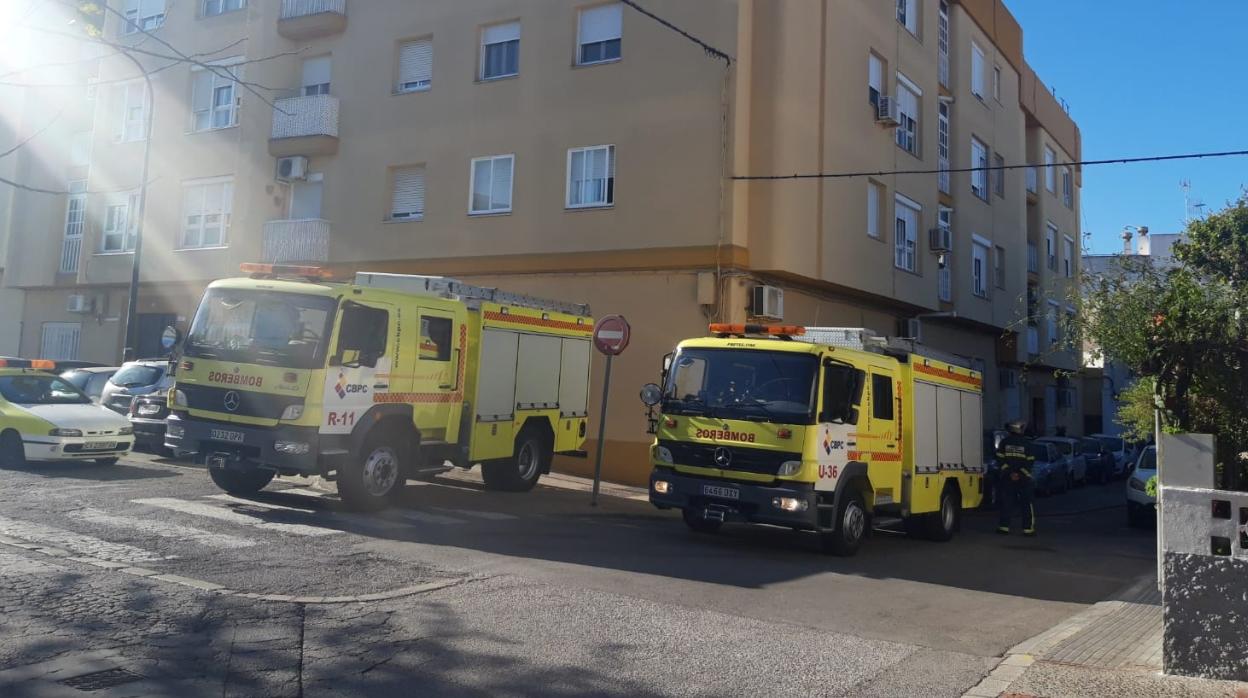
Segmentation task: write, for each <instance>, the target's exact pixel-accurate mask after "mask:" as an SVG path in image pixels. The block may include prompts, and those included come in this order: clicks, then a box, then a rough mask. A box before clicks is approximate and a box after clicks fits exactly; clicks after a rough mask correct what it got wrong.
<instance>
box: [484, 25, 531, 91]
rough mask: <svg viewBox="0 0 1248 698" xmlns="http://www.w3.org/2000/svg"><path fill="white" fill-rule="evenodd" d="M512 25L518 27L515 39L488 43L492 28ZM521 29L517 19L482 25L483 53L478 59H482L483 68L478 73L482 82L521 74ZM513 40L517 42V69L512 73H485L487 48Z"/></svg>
mask: <svg viewBox="0 0 1248 698" xmlns="http://www.w3.org/2000/svg"><path fill="white" fill-rule="evenodd" d="M512 25H515V27H516V38H514V39H506V40H504V41H495V42H492V43H486V36H487V35H488V34H489V31H490V30H491V29H495V28H498V27H508V26H512ZM521 30H522V27H521V26H520V20H515V21H512V22H499V23H497V24H487V25H485V26H483V27H481V51H480V53H481V55H480V57H479V59H478V60H479V61H480V63H481V68H480V70H479V71H478V73H477V75H478V76H479V77H478V79H479V80H480V81H481V82H489V81H491V80H503V79H505V78H513V77H515V76H517V75H519V74H520V39H521ZM512 41H514V42H516V69H515V70H514V71H512V72H510V73H499V74H498V75H488V76H487V75H486V74H485V68H486V60H485V59H486V53H487V49H488V48H489V47H490V46H497V45H500V44H508V43H511V42H512Z"/></svg>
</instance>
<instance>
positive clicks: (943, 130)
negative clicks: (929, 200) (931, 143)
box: [936, 100, 953, 194]
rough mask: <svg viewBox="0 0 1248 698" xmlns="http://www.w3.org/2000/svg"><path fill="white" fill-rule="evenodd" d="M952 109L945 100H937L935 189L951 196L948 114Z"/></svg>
mask: <svg viewBox="0 0 1248 698" xmlns="http://www.w3.org/2000/svg"><path fill="white" fill-rule="evenodd" d="M951 112H952V108H951V106H950V105H949V103H948V102H946V101H945V100H938V101H937V103H936V169H937V170H939V172H938V173H937V187H938V188H939V189H940V190H941V191H942V192H944V193H946V194H952V193H953V192H951V191H950V179H951V176H950V173H949V170H950V169H951V167H950V160H949V157H950V150H949V148H950V142H949V138H950V135H949V134H950V132H951V131H950V123H949V119H950V113H951Z"/></svg>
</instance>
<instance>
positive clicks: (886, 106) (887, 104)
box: [875, 95, 901, 128]
mask: <svg viewBox="0 0 1248 698" xmlns="http://www.w3.org/2000/svg"><path fill="white" fill-rule="evenodd" d="M875 123H877V124H879V125H881V126H887V127H889V128H892V127H893V126H898V125H900V124H901V115H900V112H899V110H898V108H897V98H896V97H890V96H888V95H880V101H879V104H877V105H876V109H875Z"/></svg>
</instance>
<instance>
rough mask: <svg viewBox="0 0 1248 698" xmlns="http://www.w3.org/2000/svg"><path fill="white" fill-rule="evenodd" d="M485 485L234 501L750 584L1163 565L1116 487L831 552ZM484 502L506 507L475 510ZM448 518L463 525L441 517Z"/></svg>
mask: <svg viewBox="0 0 1248 698" xmlns="http://www.w3.org/2000/svg"><path fill="white" fill-rule="evenodd" d="M472 484H473V483H466V482H463V481H462V480H450V481H447V482H446V484H445V485H444V484H442V483H441V482H440V481H439V482H435V483H433V484H412V485H409V486H408V487H406V488H405V489H404V490H403V491H402V493H401V495H400V496H399V497H398V498H397V500H396V502H395V506H394V507H392V508H390V509H387V510H385V511H382V512H376V513H357V512H351V511H347V510H346V509H345V508H344V507H343V505H342V503H341V502H340V501H338V500H337V499H336V497H333V496H320V497H309V496H303V495H300V494H295V493H294V492H295V491H297V489H298V488H291V489H290V490H288V491H285V492H283V491H270V490H265V491H263V492H261V493H259V494H257V495H255V496H253V497H251V498H250V499H251V500H254V501H255V502H258V503H259V504H261V505H262V506H248V505H247V504H246V503H245V502H238V501H231V502H226V504H227V505H228V506H230V507H231V508H233V509H234V510H236V511H238V512H239V513H244V514H246V515H248V516H253V517H255V518H257V519H259V520H262V521H267V522H277V523H301V524H306V525H312V526H320V527H327V528H333V529H337V530H341V531H344V532H348V533H354V534H357V535H361V536H366V537H369V538H373V539H378V540H390V541H398V542H406V543H416V544H427V545H436V546H444V547H449V548H460V549H464V550H474V551H479V552H485V553H492V554H496V555H503V556H510V557H517V558H529V559H535V560H545V561H550V562H558V563H567V564H573V565H584V566H590V567H596V568H601V569H604V570H619V571H627V572H633V573H641V574H646V575H652V576H655V577H668V578H673V579H682V580H690V581H697V582H704V583H709V584H715V585H724V586H730V587H739V588H743V589H762V588H766V587H769V586H771V585H775V584H778V583H783V582H787V581H792V580H797V579H802V578H805V577H812V576H816V575H821V574H825V573H828V572H833V573H838V574H846V575H855V576H860V577H865V578H874V579H903V580H910V581H914V582H921V583H926V584H936V585H941V586H949V587H957V588H962V589H967V590H972V591H977V592H989V593H996V594H1004V595H1010V596H1022V597H1028V598H1034V599H1042V600H1050V601H1061V602H1071V603H1085V604H1086V603H1094V602H1096V601H1100V600H1102V599H1104V598H1106V597H1109V596H1111V595H1113V594H1114V593H1116V592H1118V591H1119V590H1120V589H1121V588H1123V587H1124V586H1126V585H1127V584H1128V583H1129V582H1130V581H1131V580H1133V579H1134V578H1135V577H1136V576H1138V575H1139V574H1142V573H1144V572H1146V571H1147V570H1148V569H1149V568H1150V567H1151V566H1152V565H1153V564H1154V562H1153V558H1152V554H1153V550H1154V547H1153V545H1154V544H1153V537H1152V534H1151V532H1140V531H1134V530H1131V529H1128V528H1127V527H1126V526H1125V521H1124V517H1123V516H1121V511H1119V510H1118V508H1117V507H1115V506H1112V502H1113V500H1114V498H1115V497H1116V496H1117V492H1116V490H1115V491H1112V492H1111V491H1109V490H1103V491H1100V492H1091V491H1089V492H1085V493H1084V494H1083V495H1082V499H1080V500H1079V501H1073V500H1072V499H1071V498H1070V497H1069V496H1057V497H1050V498H1048V499H1046V500H1045V501H1044V502H1040V503H1037V513H1038V514H1039V519H1040V521H1041V524H1040V526H1041V535H1040V536H1039V537H1037V538H1024V537H1022V536H1021V535H1014V536H1009V537H1006V536H997V535H995V528H996V516H995V514H993V513H992V512H981V511H971V512H967V515H966V516H964V518H963V523H962V531H961V532H960V534H959V535H958V536H957V537H955V539H954V540H953V541H951V542H949V543H934V542H930V541H925V540H917V539H914V538H910V537H908V536H906V535H904V534H902V533H899V532H897V531H889V530H876V531H874V532H873V534H872V536H871V538H870V539H869V540H868V541H867V542H866V543H865V545H864V546H863V548H862V549H861V551H860V552H859V554H858V555H857V556H856V557H852V558H836V557H830V556H826V555H824V554H822V553H821V552H820V551H819V545H818V541H817V539H816V536H815V535H814V534H812V533H798V532H793V531H790V530H787V529H780V528H773V527H764V526H745V525H728V526H725V527H724V529H723V530H722V531H721V532H720V533H718V534H713V535H707V534H699V533H694V532H692V531H689V530H688V529H687V528H686V527H685V526H684V525H683V523H682V522H681V520H680V517H679V515H678V514H676V513H673V512H664V511H658V510H656V509H654V508H653V507H652V506H650V505H649V504H647V503H643V502H635V501H630V500H623V499H618V498H612V497H603V498H602V499H601V500H600V506H598V507H597V508H591V507H589V505H588V499H589V495H588V493H582V492H575V491H569V490H563V489H556V488H550V487H542V486H539V488H538V489H537V490H535V491H534V492H532V493H528V494H516V493H501V492H492V491H482V490H480V489H479V487H472V486H471V485H472ZM263 505H270V506H278V507H282V508H280V509H270V508H267V507H266V506H263ZM1073 509H1080V510H1082V509H1086V510H1087V512H1086V513H1072V510H1073ZM1049 511H1051V512H1053V514H1052V515H1051V516H1050V515H1048V514H1047V513H1046V512H1049ZM482 512H488V515H489V516H491V517H495V518H493V519H489V518H473V516H472V514H478V515H480V514H481V513H482ZM442 517H450V518H454V519H456V523H457V524H458V525H439V519H440V518H442Z"/></svg>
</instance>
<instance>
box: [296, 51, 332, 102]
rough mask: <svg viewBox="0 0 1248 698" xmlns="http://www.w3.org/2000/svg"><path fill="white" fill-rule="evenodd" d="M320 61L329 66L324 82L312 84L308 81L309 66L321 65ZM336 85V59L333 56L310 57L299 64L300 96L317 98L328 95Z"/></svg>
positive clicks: (326, 54)
mask: <svg viewBox="0 0 1248 698" xmlns="http://www.w3.org/2000/svg"><path fill="white" fill-rule="evenodd" d="M320 61H324V65H326V66H327V69H326V71H325V72H326V75H325V78H326V79H325V81H324V82H310V81H309V80H308V66H309V65H320V63H319V62H320ZM333 84H334V57H333V55H332V54H328V53H325V54H321V55H319V56H309V57H307V58H305V59H303V62H302V63H300V64H299V94H301V95H303V96H304V97H315V96H317V95H327V94H329V91H330V89H331V88H332V87H333Z"/></svg>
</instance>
